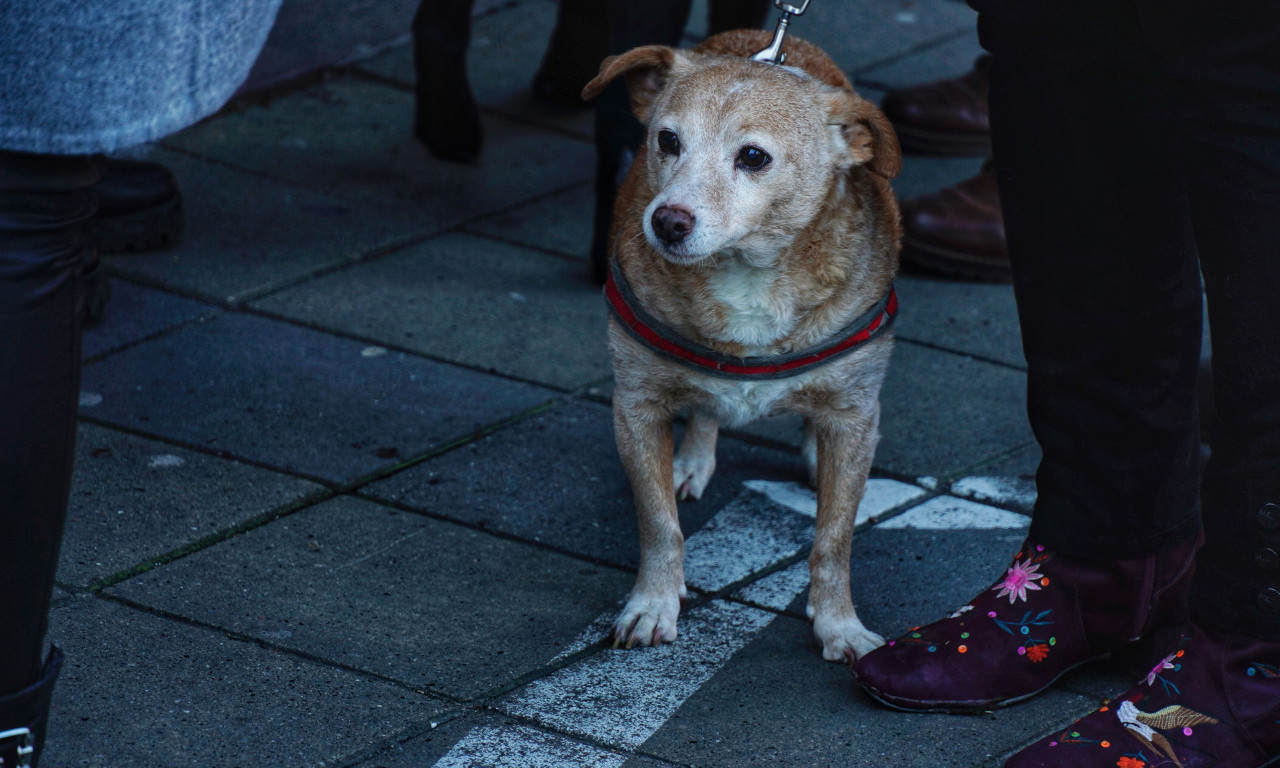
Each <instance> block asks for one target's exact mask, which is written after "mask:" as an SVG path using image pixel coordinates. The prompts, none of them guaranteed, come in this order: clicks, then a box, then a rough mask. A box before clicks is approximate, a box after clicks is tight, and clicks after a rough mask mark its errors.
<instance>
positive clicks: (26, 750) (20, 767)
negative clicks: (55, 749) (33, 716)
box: [0, 728, 36, 768]
mask: <svg viewBox="0 0 1280 768" xmlns="http://www.w3.org/2000/svg"><path fill="white" fill-rule="evenodd" d="M10 739H17V740H18V762H17V763H16V764H15V765H14V768H31V756H32V755H33V754H34V753H35V751H36V748H35V745H34V744H33V743H32V742H33V741H35V739H33V738H32V735H31V729H30V728H13V729H11V730H8V731H0V745H2V744H4V742H6V741H9V740H10ZM0 768H5V765H4V758H3V757H0Z"/></svg>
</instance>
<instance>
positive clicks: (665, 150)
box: [658, 131, 680, 155]
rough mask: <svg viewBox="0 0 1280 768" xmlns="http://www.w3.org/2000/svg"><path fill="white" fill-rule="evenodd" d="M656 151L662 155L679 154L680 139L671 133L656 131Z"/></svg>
mask: <svg viewBox="0 0 1280 768" xmlns="http://www.w3.org/2000/svg"><path fill="white" fill-rule="evenodd" d="M658 149H660V150H662V154H664V155H678V154H680V138H679V137H678V136H676V135H675V133H674V132H673V131H658Z"/></svg>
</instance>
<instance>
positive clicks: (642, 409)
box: [583, 30, 901, 661]
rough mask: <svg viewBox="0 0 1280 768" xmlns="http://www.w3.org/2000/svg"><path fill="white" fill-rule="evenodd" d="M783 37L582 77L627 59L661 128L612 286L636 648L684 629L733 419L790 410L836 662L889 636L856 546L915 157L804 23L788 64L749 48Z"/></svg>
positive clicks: (647, 152) (649, 116)
mask: <svg viewBox="0 0 1280 768" xmlns="http://www.w3.org/2000/svg"><path fill="white" fill-rule="evenodd" d="M770 39H771V38H770V35H769V34H768V33H766V32H753V31H745V30H743V31H736V32H727V33H724V34H721V35H717V36H715V37H712V38H710V39H708V40H707V41H706V42H704V43H703V44H702V45H700V46H698V47H697V48H695V49H694V50H692V51H679V50H675V49H672V48H667V47H664V46H646V47H642V48H636V49H633V50H631V51H628V52H627V53H625V54H623V55H621V56H615V57H611V58H609V59H606V60H605V61H604V63H603V64H602V65H601V68H600V74H599V75H598V76H597V77H596V78H595V79H594V80H592V81H591V82H590V83H589V84H588V85H587V87H586V89H585V90H584V91H583V96H584V97H586V98H591V97H592V96H594V95H595V94H597V93H599V91H600V90H601V89H602V88H603V87H604V86H605V84H607V83H608V82H609V81H610V80H612V79H613V78H615V77H618V76H619V75H625V76H626V78H627V83H628V87H629V89H630V93H631V102H632V107H633V109H634V111H635V113H636V115H637V116H638V117H639V118H640V121H641V122H642V123H644V124H645V125H646V126H647V128H648V136H647V138H646V140H645V144H644V145H643V146H642V147H641V150H640V152H639V154H638V155H637V156H636V159H635V163H634V165H633V166H632V167H631V171H630V173H629V175H628V176H627V178H626V181H625V182H624V184H623V186H622V189H621V191H620V192H619V198H618V205H617V208H616V211H615V215H614V224H613V242H614V249H615V252H614V257H613V275H612V278H611V280H610V283H609V285H608V286H607V287H606V295H607V296H608V297H609V300H610V303H611V306H612V308H613V310H614V313H613V317H612V318H611V320H610V323H609V341H610V349H611V351H612V356H613V370H614V376H615V381H616V389H615V391H614V399H613V402H614V428H615V431H616V436H617V442H618V452H619V453H620V454H621V456H622V463H623V465H624V468H625V469H626V472H627V476H628V478H629V479H630V481H631V486H632V489H633V491H634V493H635V500H636V509H637V512H638V514H639V522H640V550H641V555H640V571H639V574H638V576H637V578H636V584H635V587H634V589H633V590H632V592H631V596H630V598H629V600H628V601H627V604H626V607H625V608H624V609H623V612H622V615H621V617H620V618H619V619H618V620H617V622H616V624H615V625H614V629H613V636H614V640H615V644H625V645H626V646H627V647H631V646H632V645H635V644H640V645H656V644H658V643H660V642H669V641H672V640H674V639H675V637H676V617H677V615H678V614H679V611H680V598H681V597H684V596H685V594H686V592H685V585H684V571H683V562H682V561H683V553H684V538H683V536H682V535H681V532H680V523H679V519H678V517H677V513H676V498H677V494H678V495H679V496H680V497H681V498H698V497H699V496H700V495H701V494H702V491H703V489H704V488H705V487H706V483H707V481H708V480H709V479H710V477H711V474H712V472H713V471H714V469H715V441H716V431H717V429H718V423H726V424H729V425H735V424H741V423H744V422H746V421H750V420H752V419H755V418H758V417H760V416H763V415H766V414H769V413H773V412H776V411H793V412H798V413H800V414H802V415H803V416H804V417H805V421H806V429H805V441H804V446H805V447H804V455H805V459H806V462H807V463H808V467H809V472H810V479H811V481H813V482H814V484H815V485H816V486H817V489H818V520H817V536H816V538H815V541H814V546H813V551H812V554H811V555H810V557H809V569H810V576H811V583H810V589H809V605H808V613H809V617H810V618H811V619H812V620H813V624H814V632H815V634H816V635H817V637H818V640H819V641H820V642H821V643H822V649H823V657H824V658H826V659H829V660H832V661H839V660H845V659H848V660H852V659H854V658H856V657H857V656H859V655H861V654H863V653H866V652H867V651H869V650H871V649H872V648H874V647H876V646H877V645H879V644H880V643H881V642H883V641H882V639H881V638H880V637H879V636H878V635H876V634H874V633H872V632H870V631H868V630H867V629H866V628H865V627H863V626H862V622H861V621H859V620H858V616H857V614H856V613H855V612H854V608H853V602H852V600H851V598H850V587H849V558H850V541H851V538H852V535H853V525H854V518H855V513H856V511H857V508H858V503H859V501H860V500H861V498H862V493H863V489H864V487H865V485H866V479H867V473H868V471H869V470H870V467H871V458H872V454H873V453H874V451H875V446H876V442H877V440H878V439H879V433H878V431H877V425H878V422H879V412H880V409H879V392H880V385H881V382H882V381H883V380H884V375H885V370H886V368H887V366H888V362H889V352H890V347H891V344H892V340H891V333H890V332H888V330H887V328H888V325H889V323H890V321H892V319H893V314H894V313H895V312H896V306H897V303H896V300H895V299H894V297H893V295H892V284H893V278H894V274H895V272H896V270H897V256H898V248H899V239H900V237H901V231H900V230H901V227H900V224H899V219H898V208H897V204H896V202H895V201H894V198H893V193H892V191H891V190H890V188H889V183H888V179H890V178H892V177H893V176H895V175H897V172H898V170H899V169H900V167H901V155H900V153H899V150H898V143H897V138H896V137H895V136H894V133H893V130H892V128H890V126H889V123H888V121H887V120H886V119H885V117H884V115H882V114H881V113H880V111H879V110H878V109H877V108H876V107H875V106H874V105H872V104H871V103H870V102H868V101H866V100H864V99H862V98H860V97H859V96H858V95H857V94H856V93H855V92H854V90H853V86H852V85H851V84H850V82H849V80H848V79H847V78H846V77H845V76H844V74H843V73H842V72H841V71H840V69H839V68H838V67H837V66H836V65H835V64H834V63H833V62H832V61H831V60H830V59H829V58H828V57H827V56H826V54H824V53H823V52H822V51H820V50H819V49H818V48H817V47H815V46H813V45H810V44H808V43H805V42H804V41H802V40H799V39H796V38H788V40H787V42H786V44H785V45H784V48H783V51H784V53H785V54H786V56H787V60H786V63H787V66H785V67H783V66H775V65H772V64H764V63H760V62H756V61H751V60H750V59H749V58H748V57H749V56H750V55H751V54H753V53H755V52H756V51H759V50H761V49H763V48H764V47H766V46H767V45H768V44H769V42H770ZM685 411H687V412H688V413H689V414H690V418H689V423H688V428H687V430H686V434H685V438H684V441H683V442H682V443H681V445H680V450H679V452H678V453H676V454H674V455H673V445H672V443H673V439H672V419H673V418H674V417H675V416H677V415H678V414H680V413H682V412H685Z"/></svg>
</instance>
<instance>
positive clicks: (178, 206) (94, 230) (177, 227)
mask: <svg viewBox="0 0 1280 768" xmlns="http://www.w3.org/2000/svg"><path fill="white" fill-rule="evenodd" d="M185 228H186V219H185V216H184V214H183V209H182V198H181V197H180V196H176V195H175V196H174V197H172V198H170V199H168V200H165V201H164V202H161V203H158V204H156V205H153V206H151V207H150V208H143V209H142V210H139V211H134V212H133V213H127V214H124V215H122V216H110V217H101V218H99V217H94V218H92V219H90V220H89V226H88V230H89V237H90V238H92V239H93V243H94V245H96V246H97V248H98V253H100V254H103V253H106V254H120V253H141V252H144V251H154V250H157V249H159V248H165V247H168V246H171V245H176V244H177V243H178V242H179V241H181V240H182V235H183V231H184V230H185Z"/></svg>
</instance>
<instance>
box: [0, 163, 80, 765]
mask: <svg viewBox="0 0 1280 768" xmlns="http://www.w3.org/2000/svg"><path fill="white" fill-rule="evenodd" d="M101 175H102V172H101V163H100V161H99V160H97V159H95V158H89V157H54V156H48V155H30V154H23V153H15V152H5V151H0V329H3V333H2V334H0V489H3V492H0V526H2V529H0V530H3V533H2V534H0V732H6V733H8V732H11V731H15V730H16V731H17V732H16V733H13V734H11V735H10V736H9V737H7V738H6V739H0V756H3V757H4V760H5V762H4V767H5V768H10V766H13V765H15V764H16V765H23V764H24V763H22V762H15V761H18V759H19V755H18V752H17V750H20V749H21V750H23V752H24V757H23V758H22V759H28V758H30V759H31V763H30V764H31V765H34V764H35V761H34V752H30V753H28V752H26V748H27V747H31V748H32V749H33V750H34V749H36V748H37V747H38V744H39V739H40V736H39V734H40V733H42V732H43V718H44V714H43V713H44V712H45V711H46V710H47V708H48V691H49V688H51V687H52V685H53V683H52V680H53V677H54V676H56V674H57V669H58V660H59V659H60V655H59V654H57V653H55V654H54V655H53V657H51V658H50V659H49V660H48V661H46V662H45V663H44V664H42V663H41V656H42V654H43V651H44V637H45V632H46V629H47V627H48V616H49V604H50V602H51V601H52V598H53V577H54V573H55V571H56V569H57V565H58V550H59V547H60V546H61V543H62V531H63V525H64V523H65V521H66V513H67V498H68V495H69V493H70V489H71V466H72V461H73V459H74V457H75V435H76V407H77V403H78V402H79V391H80V322H81V320H80V316H81V313H82V312H83V310H84V289H83V282H84V277H85V275H86V274H87V273H88V272H90V271H92V269H93V268H94V267H95V264H96V261H97V257H96V254H95V252H94V249H93V245H92V244H91V243H90V241H89V239H88V237H87V236H86V235H85V231H84V226H85V222H86V221H87V220H88V219H89V217H90V216H91V215H92V214H93V210H94V198H93V194H92V191H91V190H92V188H93V185H94V184H96V183H97V182H98V180H99V179H100V178H101ZM33 725H35V726H38V727H35V728H33ZM21 729H27V731H29V732H30V733H26V734H24V733H22V732H21Z"/></svg>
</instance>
